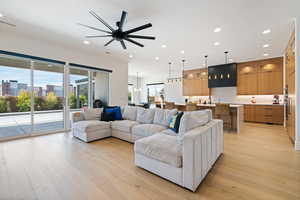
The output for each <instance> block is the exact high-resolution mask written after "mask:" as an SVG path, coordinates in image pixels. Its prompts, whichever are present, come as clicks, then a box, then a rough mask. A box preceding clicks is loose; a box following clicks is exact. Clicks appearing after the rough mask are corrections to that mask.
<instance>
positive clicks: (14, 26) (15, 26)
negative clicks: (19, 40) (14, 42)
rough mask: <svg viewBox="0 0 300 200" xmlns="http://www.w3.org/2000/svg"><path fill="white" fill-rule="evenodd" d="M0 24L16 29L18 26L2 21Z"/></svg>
mask: <svg viewBox="0 0 300 200" xmlns="http://www.w3.org/2000/svg"><path fill="white" fill-rule="evenodd" d="M0 23H2V24H6V25H8V26H13V27H16V25H15V24H11V23H8V22H5V21H2V20H0Z"/></svg>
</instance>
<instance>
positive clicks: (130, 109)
mask: <svg viewBox="0 0 300 200" xmlns="http://www.w3.org/2000/svg"><path fill="white" fill-rule="evenodd" d="M136 108H137V107H135V106H125V108H124V112H123V115H122V117H123V119H127V120H131V121H136Z"/></svg>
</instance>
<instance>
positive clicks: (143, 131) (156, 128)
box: [132, 124, 166, 138]
mask: <svg viewBox="0 0 300 200" xmlns="http://www.w3.org/2000/svg"><path fill="white" fill-rule="evenodd" d="M165 129H166V128H165V127H164V126H161V125H157V124H140V125H136V126H134V127H133V128H132V135H134V136H141V137H147V136H150V135H153V134H155V133H158V132H161V131H163V130H165ZM139 138H140V137H139Z"/></svg>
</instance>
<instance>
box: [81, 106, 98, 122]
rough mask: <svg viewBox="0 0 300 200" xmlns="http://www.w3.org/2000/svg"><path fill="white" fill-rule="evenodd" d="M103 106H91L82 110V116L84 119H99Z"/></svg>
mask: <svg viewBox="0 0 300 200" xmlns="http://www.w3.org/2000/svg"><path fill="white" fill-rule="evenodd" d="M102 111H103V108H91V109H87V110H86V111H84V112H83V117H84V119H85V120H99V119H100V118H101V113H102Z"/></svg>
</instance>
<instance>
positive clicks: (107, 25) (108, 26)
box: [89, 11, 115, 31]
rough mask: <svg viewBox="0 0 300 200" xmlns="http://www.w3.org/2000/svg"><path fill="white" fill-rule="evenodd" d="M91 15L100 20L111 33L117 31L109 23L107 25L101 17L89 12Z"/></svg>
mask: <svg viewBox="0 0 300 200" xmlns="http://www.w3.org/2000/svg"><path fill="white" fill-rule="evenodd" d="M89 13H90V14H91V15H93V16H94V17H95V18H96V19H98V20H99V21H100V22H101V23H102V24H104V25H105V26H106V27H107V28H109V29H110V30H111V31H115V30H114V29H113V28H112V27H111V26H110V25H109V24H108V23H106V22H105V21H104V20H103V19H102V18H101V17H99V16H98V15H97V14H96V13H95V12H93V11H89Z"/></svg>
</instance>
